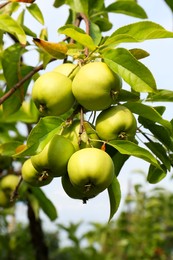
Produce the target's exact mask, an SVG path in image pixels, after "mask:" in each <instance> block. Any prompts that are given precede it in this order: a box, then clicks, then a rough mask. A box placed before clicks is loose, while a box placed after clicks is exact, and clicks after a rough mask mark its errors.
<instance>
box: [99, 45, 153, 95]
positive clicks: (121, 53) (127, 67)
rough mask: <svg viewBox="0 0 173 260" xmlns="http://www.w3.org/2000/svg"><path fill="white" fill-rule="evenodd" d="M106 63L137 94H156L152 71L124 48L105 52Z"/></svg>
mask: <svg viewBox="0 0 173 260" xmlns="http://www.w3.org/2000/svg"><path fill="white" fill-rule="evenodd" d="M102 56H103V59H104V61H105V63H106V64H107V65H108V66H109V67H110V68H111V69H112V70H113V71H114V72H115V73H118V74H119V75H120V76H121V77H122V78H123V79H124V81H126V82H127V83H128V84H129V85H130V86H131V87H132V89H133V90H135V91H137V92H154V91H155V90H156V82H155V79H154V77H153V75H152V73H151V72H150V70H149V69H148V68H147V67H146V66H145V65H143V64H142V63H141V62H139V61H138V60H137V59H135V57H134V56H133V55H132V54H131V53H130V52H129V51H128V50H126V49H124V48H117V49H115V50H108V51H105V52H104V53H103V54H102Z"/></svg>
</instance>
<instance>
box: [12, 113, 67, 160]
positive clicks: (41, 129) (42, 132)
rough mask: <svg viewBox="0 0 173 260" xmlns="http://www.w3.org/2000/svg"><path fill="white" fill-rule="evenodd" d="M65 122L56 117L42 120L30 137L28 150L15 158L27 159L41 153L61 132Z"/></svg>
mask: <svg viewBox="0 0 173 260" xmlns="http://www.w3.org/2000/svg"><path fill="white" fill-rule="evenodd" d="M63 122H64V121H63V120H62V119H61V118H59V117H55V116H48V117H44V118H41V119H40V120H39V122H38V123H37V124H36V126H35V127H34V128H33V129H32V130H31V132H30V134H29V136H28V140H27V149H25V150H24V151H23V152H21V153H19V154H16V155H15V156H16V157H25V156H28V155H30V156H31V155H34V154H36V153H39V152H41V151H42V150H43V148H44V147H45V145H46V144H47V143H48V142H49V140H50V139H51V138H52V137H53V136H54V135H55V134H56V133H59V132H60V130H61V129H62V125H63Z"/></svg>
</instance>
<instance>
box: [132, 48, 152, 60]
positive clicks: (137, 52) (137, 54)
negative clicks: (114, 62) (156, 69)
mask: <svg viewBox="0 0 173 260" xmlns="http://www.w3.org/2000/svg"><path fill="white" fill-rule="evenodd" d="M129 51H130V53H131V54H132V55H133V56H134V57H135V58H136V59H137V60H140V59H143V58H146V57H148V56H149V55H150V54H149V53H148V52H147V51H145V50H142V49H139V48H134V49H130V50H129Z"/></svg>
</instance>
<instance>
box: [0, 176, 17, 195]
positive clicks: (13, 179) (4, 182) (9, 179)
mask: <svg viewBox="0 0 173 260" xmlns="http://www.w3.org/2000/svg"><path fill="white" fill-rule="evenodd" d="M19 180H20V176H17V175H15V174H11V173H10V174H7V175H5V176H4V177H2V179H1V181H0V187H1V189H2V190H3V191H4V192H5V193H6V194H7V196H9V197H10V196H11V194H12V192H13V191H14V190H15V189H16V187H17V185H18V183H19Z"/></svg>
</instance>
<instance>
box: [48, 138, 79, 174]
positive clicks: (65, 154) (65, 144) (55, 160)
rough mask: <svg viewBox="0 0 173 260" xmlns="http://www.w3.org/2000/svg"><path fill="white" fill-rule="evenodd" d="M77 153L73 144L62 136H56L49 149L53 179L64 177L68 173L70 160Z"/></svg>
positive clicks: (49, 162) (49, 161)
mask: <svg viewBox="0 0 173 260" xmlns="http://www.w3.org/2000/svg"><path fill="white" fill-rule="evenodd" d="M74 152H75V148H74V146H73V144H72V143H71V142H70V140H68V139H67V138H66V137H64V136H62V135H58V134H56V135H54V137H53V138H52V140H51V142H50V144H49V149H48V154H47V157H48V164H49V168H50V172H49V173H50V175H51V176H53V177H60V176H63V175H64V174H65V173H66V172H67V163H68V160H69V158H70V157H71V156H72V154H73V153H74Z"/></svg>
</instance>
